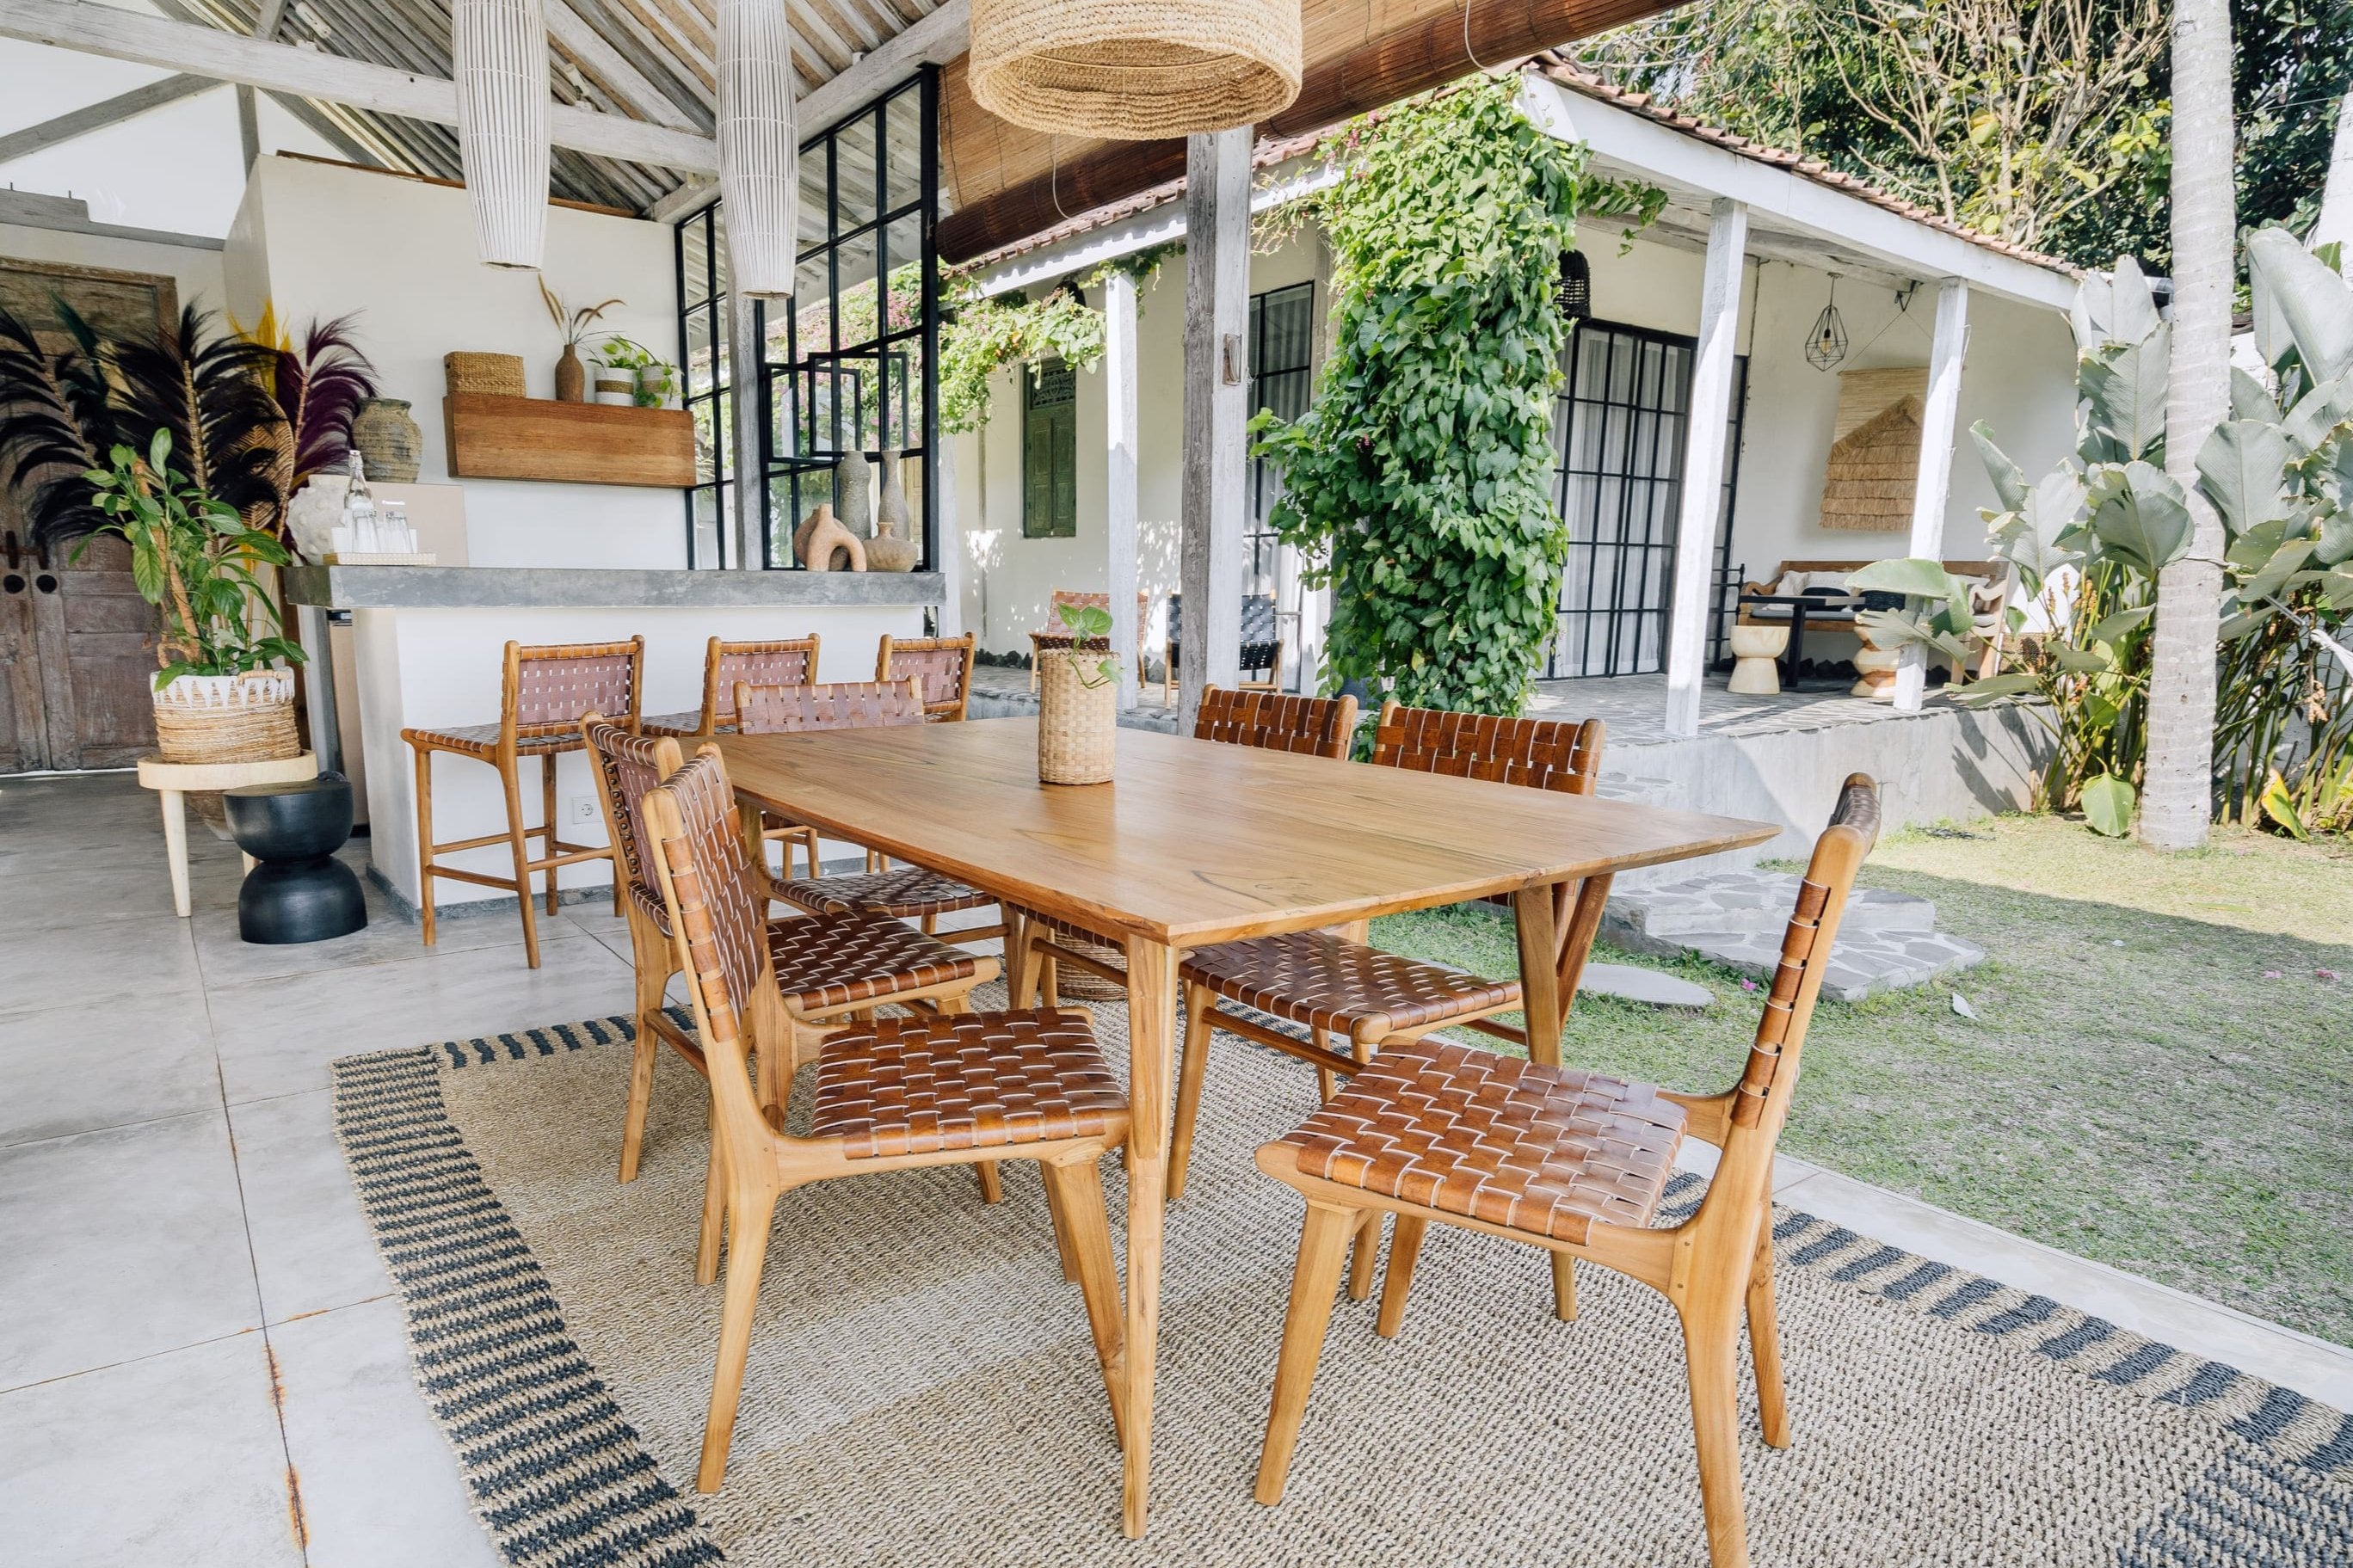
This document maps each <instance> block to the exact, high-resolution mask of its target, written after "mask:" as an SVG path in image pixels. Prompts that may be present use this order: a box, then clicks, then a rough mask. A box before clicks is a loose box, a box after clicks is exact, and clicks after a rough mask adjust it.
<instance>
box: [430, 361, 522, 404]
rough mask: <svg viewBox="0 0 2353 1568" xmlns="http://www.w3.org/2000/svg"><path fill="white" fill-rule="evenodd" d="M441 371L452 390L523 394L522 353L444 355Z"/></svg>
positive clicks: (508, 395)
mask: <svg viewBox="0 0 2353 1568" xmlns="http://www.w3.org/2000/svg"><path fill="white" fill-rule="evenodd" d="M441 374H442V375H443V376H444V377H445V378H446V379H447V380H448V384H449V390H450V391H452V392H480V393H483V394H485V395H489V396H491V397H521V396H522V395H523V390H522V355H521V354H476V353H454V354H443V355H442V356H441Z"/></svg>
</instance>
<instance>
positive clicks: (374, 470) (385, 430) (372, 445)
mask: <svg viewBox="0 0 2353 1568" xmlns="http://www.w3.org/2000/svg"><path fill="white" fill-rule="evenodd" d="M352 446H353V448H354V449H355V450H356V451H357V452H358V453H359V455H360V459H361V461H363V462H364V463H365V464H366V465H367V476H368V478H369V479H374V480H376V481H378V482H380V483H383V484H388V485H413V484H415V483H416V482H417V469H418V468H419V467H420V466H421V465H422V460H423V458H424V455H425V432H424V431H422V430H420V429H418V428H417V421H416V420H414V419H412V418H410V417H409V416H408V404H407V402H406V400H405V399H403V398H398V397H371V398H369V399H368V400H367V401H366V402H365V403H363V404H361V405H360V411H359V413H358V414H356V415H354V416H353V418H352Z"/></svg>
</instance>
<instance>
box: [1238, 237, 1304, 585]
mask: <svg viewBox="0 0 2353 1568" xmlns="http://www.w3.org/2000/svg"><path fill="white" fill-rule="evenodd" d="M1314 334H1315V285H1314V284H1313V283H1293V284H1292V285H1290V286H1289V287H1287V288H1282V289H1268V290H1267V291H1266V292H1265V293H1263V294H1253V295H1251V296H1250V337H1249V340H1248V342H1249V345H1250V384H1249V386H1248V388H1247V395H1248V397H1249V399H1250V413H1251V414H1252V415H1256V414H1257V413H1258V412H1259V411H1260V410H1261V409H1271V410H1272V411H1273V412H1274V414H1275V416H1276V417H1278V418H1282V419H1296V418H1298V417H1299V416H1301V415H1303V414H1304V413H1306V412H1307V402H1308V398H1309V396H1310V395H1311V394H1312V393H1313V392H1314V384H1313V377H1312V375H1311V373H1310V368H1309V367H1310V366H1311V365H1312V364H1313V363H1314ZM1278 500H1282V469H1281V468H1278V467H1277V466H1276V465H1275V464H1273V463H1272V462H1270V461H1269V460H1267V459H1266V458H1251V459H1250V530H1249V532H1248V534H1247V536H1246V537H1245V540H1244V542H1245V543H1246V544H1247V545H1248V546H1249V549H1250V554H1249V558H1248V560H1247V561H1246V562H1245V563H1244V564H1245V568H1246V569H1247V571H1248V572H1249V574H1250V580H1249V583H1248V585H1247V586H1246V588H1245V590H1244V591H1245V592H1247V593H1251V594H1271V593H1273V592H1275V591H1276V585H1277V584H1276V581H1275V576H1276V574H1275V563H1276V560H1277V549H1278V545H1277V542H1276V540H1275V537H1274V530H1273V529H1272V528H1271V526H1270V525H1269V520H1270V519H1271V518H1272V517H1273V516H1274V503H1275V502H1276V501H1278Z"/></svg>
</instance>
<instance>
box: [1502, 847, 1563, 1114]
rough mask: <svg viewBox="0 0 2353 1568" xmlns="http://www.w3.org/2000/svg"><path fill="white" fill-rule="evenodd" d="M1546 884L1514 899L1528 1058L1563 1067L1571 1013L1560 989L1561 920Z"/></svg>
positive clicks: (1552, 895) (1523, 890) (1554, 1066)
mask: <svg viewBox="0 0 2353 1568" xmlns="http://www.w3.org/2000/svg"><path fill="white" fill-rule="evenodd" d="M1557 910H1558V905H1557V903H1556V896H1555V894H1554V891H1553V884H1551V883H1549V882H1547V883H1544V884H1542V885H1540V886H1537V887H1534V888H1522V889H1520V890H1519V891H1518V892H1516V893H1514V894H1513V895H1512V913H1513V915H1514V924H1515V925H1516V926H1517V927H1518V929H1519V938H1520V998H1521V1004H1522V1008H1521V1016H1523V1017H1524V1018H1525V1019H1526V1021H1527V1032H1528V1059H1529V1060H1530V1061H1532V1062H1535V1064H1536V1065H1537V1066H1538V1067H1548V1068H1556V1067H1558V1066H1560V1026H1561V1023H1562V1020H1563V1018H1564V1016H1566V1014H1567V1005H1566V998H1565V997H1564V995H1563V994H1562V992H1561V988H1560V954H1561V941H1560V917H1559V914H1558V912H1557Z"/></svg>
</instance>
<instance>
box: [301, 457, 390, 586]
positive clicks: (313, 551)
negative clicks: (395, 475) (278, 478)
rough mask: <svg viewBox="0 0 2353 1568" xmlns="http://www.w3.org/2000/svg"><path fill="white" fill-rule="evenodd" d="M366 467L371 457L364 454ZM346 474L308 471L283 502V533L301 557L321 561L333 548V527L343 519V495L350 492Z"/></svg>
mask: <svg viewBox="0 0 2353 1568" xmlns="http://www.w3.org/2000/svg"><path fill="white" fill-rule="evenodd" d="M363 461H364V462H365V463H366V464H367V467H368V471H369V472H371V473H373V472H375V459H374V458H363ZM351 488H352V477H351V475H349V474H312V475H311V477H310V479H308V480H306V481H305V482H304V483H303V486H302V488H301V489H299V490H296V491H295V492H294V499H293V500H290V501H288V502H287V503H286V533H287V537H289V538H290V539H291V540H293V542H294V548H295V549H296V550H298V551H300V552H301V554H302V558H303V559H304V560H305V561H312V562H322V561H324V560H326V558H327V555H328V552H331V551H332V550H333V549H334V548H335V530H336V528H337V527H339V526H340V525H341V524H342V522H343V498H344V497H345V496H347V495H349V494H350V493H351Z"/></svg>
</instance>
